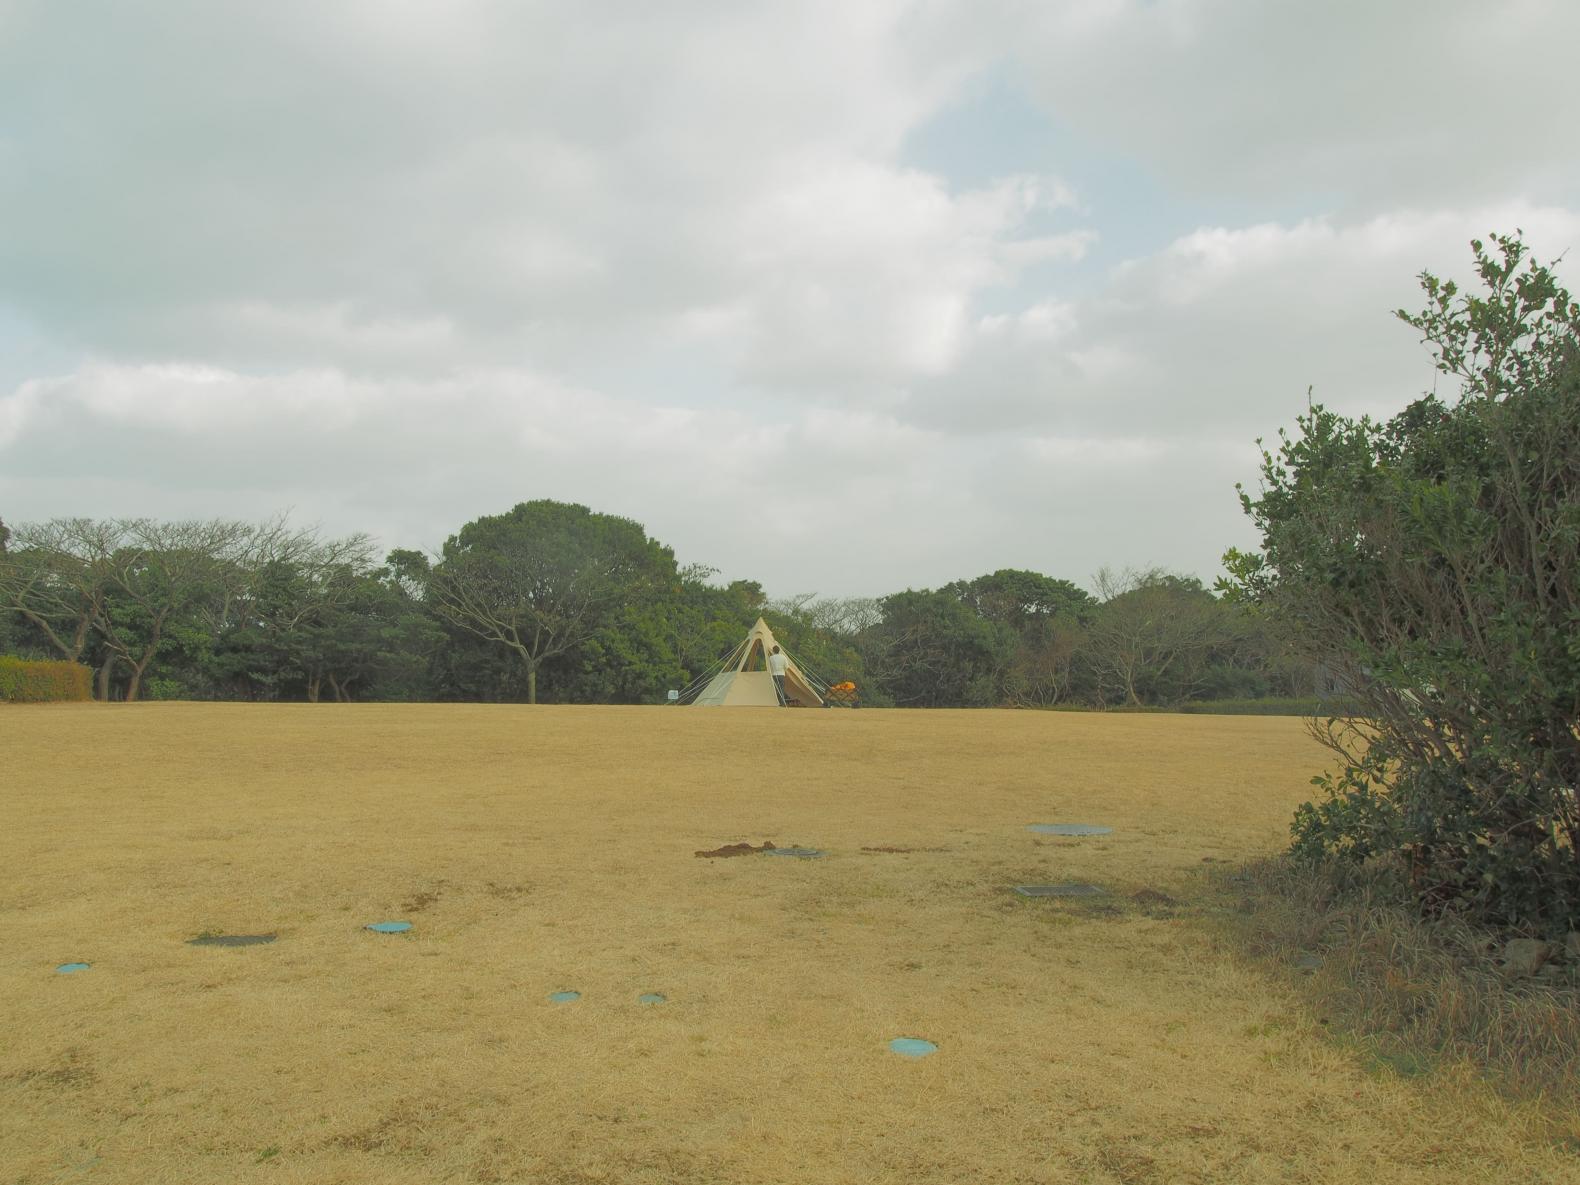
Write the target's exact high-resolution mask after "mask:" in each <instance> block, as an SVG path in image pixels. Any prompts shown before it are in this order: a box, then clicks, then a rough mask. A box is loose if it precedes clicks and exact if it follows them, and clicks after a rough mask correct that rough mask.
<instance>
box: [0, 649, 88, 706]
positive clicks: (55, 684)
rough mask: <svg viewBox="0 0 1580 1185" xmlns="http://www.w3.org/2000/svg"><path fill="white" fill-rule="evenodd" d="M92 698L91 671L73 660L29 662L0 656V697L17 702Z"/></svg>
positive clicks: (27, 702) (35, 702)
mask: <svg viewBox="0 0 1580 1185" xmlns="http://www.w3.org/2000/svg"><path fill="white" fill-rule="evenodd" d="M92 698H93V672H92V671H90V670H89V669H88V668H87V667H85V666H82V665H81V664H79V663H74V662H32V661H29V660H27V659H22V658H11V657H8V656H6V655H0V700H4V701H7V702H9V703H18V704H37V703H47V702H51V701H69V700H89V699H92Z"/></svg>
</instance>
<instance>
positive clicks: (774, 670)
mask: <svg viewBox="0 0 1580 1185" xmlns="http://www.w3.org/2000/svg"><path fill="white" fill-rule="evenodd" d="M789 666H790V659H789V658H788V656H786V654H785V653H784V651H782V650H780V649H779V647H777V646H775V647H774V651H773V653H772V654H770V655H769V656H768V673H769V674H770V675H772V676H773V677H774V694H775V695H777V696H778V697H779V706H780V707H781V708H782V707H784V706H785V670H786V669H787V668H788V667H789Z"/></svg>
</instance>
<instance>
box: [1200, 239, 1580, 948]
mask: <svg viewBox="0 0 1580 1185" xmlns="http://www.w3.org/2000/svg"><path fill="white" fill-rule="evenodd" d="M1472 246H1473V249H1474V252H1475V260H1476V271H1477V274H1478V276H1479V279H1480V288H1481V290H1480V291H1479V292H1474V293H1463V292H1461V291H1460V290H1459V288H1458V287H1457V286H1456V285H1455V284H1454V283H1453V282H1451V281H1449V282H1443V281H1439V280H1438V279H1437V278H1436V277H1434V276H1432V275H1430V274H1427V275H1423V277H1422V286H1423V289H1424V291H1425V293H1426V296H1427V306H1426V308H1425V309H1423V310H1422V311H1421V312H1419V313H1408V312H1405V311H1401V312H1400V313H1399V314H1398V315H1399V317H1400V318H1401V319H1402V320H1404V321H1405V322H1406V323H1408V324H1409V325H1411V326H1413V327H1414V328H1416V329H1417V330H1418V331H1419V332H1420V333H1421V335H1422V337H1423V339H1424V341H1425V342H1426V344H1427V345H1428V347H1429V348H1430V349H1431V351H1432V353H1433V355H1434V357H1435V359H1436V362H1437V365H1438V368H1439V369H1440V370H1441V371H1442V373H1443V374H1445V375H1447V376H1450V377H1451V378H1452V379H1454V380H1457V382H1458V385H1459V391H1458V392H1457V395H1456V396H1455V397H1454V398H1453V399H1452V400H1451V401H1448V402H1445V401H1442V400H1440V399H1438V398H1437V397H1436V396H1435V395H1428V396H1426V397H1424V398H1422V399H1419V400H1417V401H1416V402H1414V403H1412V404H1411V405H1410V406H1409V407H1407V408H1406V409H1405V410H1404V411H1402V412H1401V413H1399V414H1398V415H1397V416H1395V417H1394V418H1392V419H1391V420H1389V421H1387V422H1385V423H1376V422H1373V421H1371V420H1369V419H1365V418H1362V419H1359V420H1356V419H1351V418H1348V417H1344V416H1340V415H1338V414H1336V413H1335V412H1332V411H1330V410H1328V409H1326V408H1324V407H1321V406H1320V405H1318V406H1313V407H1312V408H1311V410H1310V411H1309V412H1308V414H1307V415H1305V416H1304V417H1302V418H1301V419H1300V420H1299V421H1298V433H1297V434H1296V435H1294V436H1290V435H1288V434H1284V433H1281V434H1280V438H1279V444H1278V448H1277V450H1276V451H1264V454H1263V464H1262V488H1261V491H1260V494H1259V496H1256V497H1252V496H1251V495H1249V494H1246V493H1243V492H1242V501H1243V503H1244V506H1245V510H1246V512H1247V514H1249V515H1250V517H1251V519H1252V521H1253V522H1254V523H1255V524H1256V526H1257V528H1258V530H1259V531H1260V533H1261V536H1262V542H1261V546H1260V547H1259V548H1258V549H1257V550H1256V551H1253V552H1230V553H1229V555H1228V556H1227V557H1226V564H1227V566H1228V569H1229V572H1230V577H1229V583H1230V586H1231V587H1232V589H1233V590H1234V592H1235V593H1236V595H1238V596H1239V597H1242V598H1244V599H1246V600H1248V601H1250V602H1252V603H1254V604H1255V605H1257V606H1258V607H1260V608H1261V609H1262V610H1263V611H1265V612H1266V613H1267V614H1268V615H1269V616H1270V617H1271V618H1273V619H1275V620H1276V621H1278V622H1279V623H1281V624H1282V625H1283V626H1285V627H1286V628H1287V629H1288V630H1289V631H1290V636H1291V637H1292V638H1294V639H1295V640H1296V642H1297V644H1299V645H1300V646H1301V647H1302V648H1303V649H1304V650H1305V652H1306V654H1307V655H1308V656H1309V657H1310V658H1312V659H1314V660H1317V661H1321V662H1323V663H1325V664H1327V665H1329V666H1330V667H1331V668H1333V669H1335V670H1337V671H1339V672H1341V673H1342V675H1343V677H1344V678H1345V680H1346V681H1347V683H1348V684H1349V686H1350V688H1351V690H1352V692H1353V694H1354V695H1355V696H1356V697H1357V698H1358V699H1359V700H1360V702H1361V704H1362V705H1363V707H1364V711H1365V713H1366V715H1367V716H1368V717H1369V728H1368V729H1367V730H1366V733H1365V735H1364V736H1357V735H1354V734H1353V733H1349V732H1346V731H1345V730H1344V729H1342V728H1339V727H1331V728H1328V729H1327V730H1325V733H1324V735H1325V736H1326V738H1327V739H1328V740H1329V742H1330V743H1331V744H1333V745H1334V747H1335V748H1336V749H1337V750H1338V752H1339V753H1340V754H1341V755H1342V756H1343V757H1344V767H1343V770H1342V772H1341V773H1339V774H1337V775H1336V776H1335V777H1333V778H1332V779H1330V780H1329V781H1328V782H1327V785H1326V788H1327V796H1326V798H1325V799H1324V800H1323V801H1321V802H1318V803H1315V804H1311V805H1308V806H1307V807H1306V808H1304V809H1303V810H1302V811H1301V812H1300V814H1299V816H1298V817H1297V820H1296V825H1295V835H1296V850H1297V851H1299V852H1302V853H1304V854H1307V855H1311V856H1322V855H1329V856H1331V855H1335V854H1344V855H1348V856H1352V857H1356V858H1363V857H1366V856H1369V855H1373V854H1378V853H1398V854H1401V855H1402V856H1403V857H1405V859H1406V860H1407V862H1408V865H1409V868H1410V871H1411V878H1412V882H1413V884H1414V885H1415V887H1416V889H1417V891H1418V892H1419V893H1420V895H1421V896H1422V898H1423V900H1424V901H1426V902H1428V903H1429V904H1433V905H1437V906H1446V905H1449V904H1453V905H1455V906H1457V907H1460V908H1463V909H1466V910H1469V911H1471V912H1473V913H1475V914H1477V915H1478V916H1480V917H1483V918H1485V919H1487V920H1490V921H1494V922H1499V923H1503V924H1507V925H1512V926H1518V927H1523V928H1527V929H1531V930H1539V929H1543V928H1545V929H1549V930H1561V929H1562V928H1563V927H1565V926H1572V925H1574V924H1575V922H1576V919H1577V916H1580V813H1577V808H1576V802H1575V787H1576V786H1580V731H1577V724H1576V722H1577V720H1580V642H1577V639H1580V306H1577V304H1576V302H1575V301H1574V300H1573V299H1571V297H1570V296H1569V294H1568V293H1567V292H1566V291H1565V290H1564V289H1563V288H1562V287H1561V286H1560V285H1559V284H1558V283H1557V280H1556V278H1555V276H1554V274H1553V272H1552V269H1551V268H1550V267H1547V266H1542V265H1539V264H1537V263H1535V262H1534V261H1532V260H1530V259H1529V258H1528V256H1527V252H1526V250H1525V247H1524V245H1523V243H1521V241H1520V240H1519V238H1518V237H1507V236H1498V237H1495V238H1494V239H1493V241H1492V244H1491V248H1490V249H1488V247H1487V246H1486V245H1484V244H1483V243H1481V242H1476V243H1474V244H1472Z"/></svg>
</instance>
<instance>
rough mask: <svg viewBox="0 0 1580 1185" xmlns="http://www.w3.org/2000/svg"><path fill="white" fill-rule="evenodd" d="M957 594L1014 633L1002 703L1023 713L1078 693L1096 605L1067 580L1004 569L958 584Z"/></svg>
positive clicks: (953, 587)
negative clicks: (1087, 630)
mask: <svg viewBox="0 0 1580 1185" xmlns="http://www.w3.org/2000/svg"><path fill="white" fill-rule="evenodd" d="M944 591H946V592H949V593H952V594H954V595H955V596H957V597H959V598H960V599H961V601H963V602H964V603H965V604H967V605H969V606H970V607H971V608H972V610H974V611H975V612H976V613H977V614H978V615H979V616H980V617H982V618H984V619H986V620H988V621H991V622H995V623H997V624H999V625H1001V626H1004V627H1005V628H1007V629H1009V630H1010V631H1012V632H1013V634H1014V636H1015V649H1014V653H1013V655H1012V656H1011V658H1010V660H1009V662H1008V663H1006V664H1005V666H1004V670H1003V680H1002V686H1001V688H1000V689H999V691H1000V694H999V696H998V698H1000V699H1002V700H1003V701H1005V702H1007V703H1011V704H1016V705H1018V706H1021V707H1047V706H1050V705H1052V704H1056V703H1059V702H1060V701H1061V700H1065V699H1068V698H1069V697H1070V696H1071V694H1072V693H1073V692H1074V690H1075V686H1076V678H1077V672H1078V669H1079V661H1078V660H1079V656H1080V654H1081V651H1082V649H1083V646H1084V642H1085V627H1086V624H1087V622H1088V621H1089V620H1090V618H1091V615H1092V612H1093V610H1094V609H1095V608H1096V605H1097V602H1096V601H1094V600H1093V599H1092V597H1091V595H1090V594H1089V593H1087V592H1086V590H1085V589H1082V588H1080V587H1078V586H1076V585H1074V584H1071V583H1070V582H1069V581H1068V580H1059V579H1057V578H1055V577H1052V576H1044V575H1042V574H1041V573H1040V572H1028V571H1024V570H1022V569H1016V568H1001V569H999V570H998V571H997V572H993V573H991V574H989V575H987V576H979V577H977V578H976V579H975V580H969V581H964V580H962V581H956V582H955V583H953V584H949V585H945V587H944Z"/></svg>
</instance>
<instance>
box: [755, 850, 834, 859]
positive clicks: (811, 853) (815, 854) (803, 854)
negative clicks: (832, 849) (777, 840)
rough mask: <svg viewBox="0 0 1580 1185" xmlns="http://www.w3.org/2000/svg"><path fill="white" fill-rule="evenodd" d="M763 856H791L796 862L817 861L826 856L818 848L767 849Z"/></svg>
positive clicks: (825, 853)
mask: <svg viewBox="0 0 1580 1185" xmlns="http://www.w3.org/2000/svg"><path fill="white" fill-rule="evenodd" d="M763 855H765V856H793V857H795V858H796V859H797V860H817V859H820V858H821V857H823V856H826V855H828V853H827V852H825V851H822V850H821V849H819V848H769V849H768V850H767V851H766V852H764V853H763Z"/></svg>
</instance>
